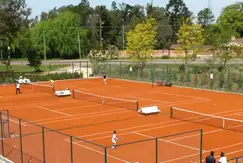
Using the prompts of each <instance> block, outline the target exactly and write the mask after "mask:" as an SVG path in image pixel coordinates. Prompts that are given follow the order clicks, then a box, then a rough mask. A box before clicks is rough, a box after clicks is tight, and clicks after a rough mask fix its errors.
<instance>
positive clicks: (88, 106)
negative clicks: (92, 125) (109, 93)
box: [56, 104, 102, 111]
mask: <svg viewBox="0 0 243 163" xmlns="http://www.w3.org/2000/svg"><path fill="white" fill-rule="evenodd" d="M95 106H102V104H95V105H84V106H74V107H68V108H64V109H56V110H59V111H62V110H71V109H75V108H80V109H82V108H90V107H95Z"/></svg>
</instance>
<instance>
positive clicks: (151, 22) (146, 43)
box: [126, 19, 157, 66]
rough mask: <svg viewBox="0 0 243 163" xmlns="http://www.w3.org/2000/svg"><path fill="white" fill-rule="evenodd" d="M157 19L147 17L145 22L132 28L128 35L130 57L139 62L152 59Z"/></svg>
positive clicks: (143, 62)
mask: <svg viewBox="0 0 243 163" xmlns="http://www.w3.org/2000/svg"><path fill="white" fill-rule="evenodd" d="M155 27H156V21H155V19H147V20H146V21H145V22H143V23H140V24H137V25H136V26H135V28H134V29H132V30H130V31H129V32H128V33H127V34H126V36H127V52H128V54H130V58H131V59H132V60H133V61H135V62H137V63H142V64H143V65H144V66H145V63H146V62H147V61H148V60H150V59H151V54H152V52H153V49H154V46H155V37H156V34H157V33H156V28H155Z"/></svg>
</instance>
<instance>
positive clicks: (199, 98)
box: [152, 91, 211, 100]
mask: <svg viewBox="0 0 243 163" xmlns="http://www.w3.org/2000/svg"><path fill="white" fill-rule="evenodd" d="M152 92H154V93H157V94H165V95H173V96H179V97H187V98H193V99H198V100H211V99H209V98H201V97H194V96H186V95H180V94H174V93H163V92H158V91H152Z"/></svg>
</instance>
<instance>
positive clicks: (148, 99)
mask: <svg viewBox="0 0 243 163" xmlns="http://www.w3.org/2000/svg"><path fill="white" fill-rule="evenodd" d="M126 97H136V98H138V99H142V100H147V101H154V102H159V103H165V104H166V103H170V102H167V101H161V100H154V99H150V98H143V97H139V96H126Z"/></svg>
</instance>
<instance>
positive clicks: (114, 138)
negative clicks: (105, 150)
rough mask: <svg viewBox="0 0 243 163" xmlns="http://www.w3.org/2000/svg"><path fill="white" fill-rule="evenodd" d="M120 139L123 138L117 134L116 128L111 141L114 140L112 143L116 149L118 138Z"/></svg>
mask: <svg viewBox="0 0 243 163" xmlns="http://www.w3.org/2000/svg"><path fill="white" fill-rule="evenodd" d="M118 139H122V138H118V137H117V136H116V130H114V131H113V135H112V139H111V141H112V143H113V145H112V147H111V149H116V143H117V140H118Z"/></svg>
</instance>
